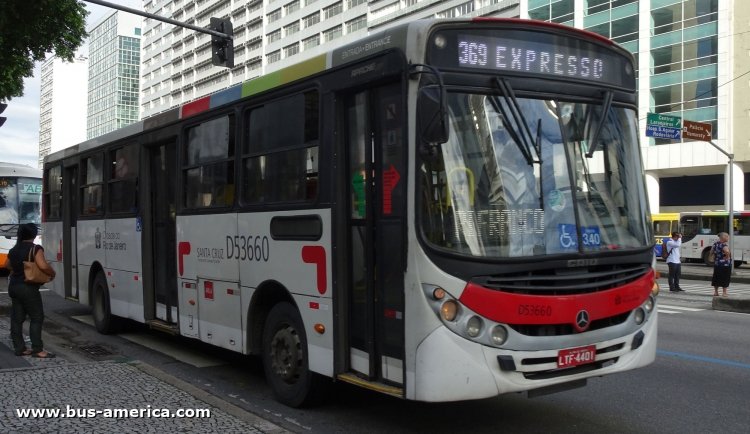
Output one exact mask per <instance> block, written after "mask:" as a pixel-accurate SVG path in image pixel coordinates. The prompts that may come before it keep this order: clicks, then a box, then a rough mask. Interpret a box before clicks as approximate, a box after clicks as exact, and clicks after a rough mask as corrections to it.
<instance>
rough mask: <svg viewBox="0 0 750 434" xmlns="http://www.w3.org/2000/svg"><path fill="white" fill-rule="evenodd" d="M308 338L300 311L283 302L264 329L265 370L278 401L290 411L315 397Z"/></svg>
mask: <svg viewBox="0 0 750 434" xmlns="http://www.w3.org/2000/svg"><path fill="white" fill-rule="evenodd" d="M308 366H309V365H308V355H307V337H306V336H305V329H304V328H303V326H302V319H301V318H300V316H299V313H298V312H297V309H296V308H295V307H294V306H293V305H291V304H290V303H287V302H283V303H279V304H277V305H276V306H274V307H273V308H272V309H271V311H270V312H269V313H268V317H267V318H266V324H265V327H264V328H263V370H264V371H265V374H266V380H267V381H268V383H269V384H270V386H271V388H272V389H273V393H274V395H275V397H276V399H277V400H278V401H279V402H281V403H282V404H285V405H288V406H290V407H300V406H302V405H304V404H305V403H306V402H307V401H308V399H309V398H310V397H311V394H312V383H313V373H312V372H310V370H309V368H308Z"/></svg>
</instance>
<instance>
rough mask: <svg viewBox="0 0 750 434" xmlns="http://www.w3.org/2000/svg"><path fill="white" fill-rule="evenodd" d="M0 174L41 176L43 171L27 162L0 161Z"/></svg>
mask: <svg viewBox="0 0 750 434" xmlns="http://www.w3.org/2000/svg"><path fill="white" fill-rule="evenodd" d="M0 176H23V177H27V178H41V177H42V171H41V170H39V169H37V168H35V167H31V166H28V165H26V164H16V163H5V162H1V161H0Z"/></svg>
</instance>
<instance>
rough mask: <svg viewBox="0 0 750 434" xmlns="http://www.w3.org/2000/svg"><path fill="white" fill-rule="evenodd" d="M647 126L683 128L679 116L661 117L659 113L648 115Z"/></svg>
mask: <svg viewBox="0 0 750 434" xmlns="http://www.w3.org/2000/svg"><path fill="white" fill-rule="evenodd" d="M646 124H647V125H656V126H659V127H667V128H682V118H681V117H679V116H669V115H660V114H658V113H648V114H647V115H646Z"/></svg>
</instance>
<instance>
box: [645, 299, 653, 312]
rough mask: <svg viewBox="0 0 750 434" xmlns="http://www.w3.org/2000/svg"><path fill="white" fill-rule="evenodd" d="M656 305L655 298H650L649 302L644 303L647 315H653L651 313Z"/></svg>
mask: <svg viewBox="0 0 750 434" xmlns="http://www.w3.org/2000/svg"><path fill="white" fill-rule="evenodd" d="M654 303H655V302H654V297H649V298H648V300H646V302H645V303H643V309H645V310H646V313H651V311H652V310H654Z"/></svg>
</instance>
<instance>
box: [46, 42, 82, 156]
mask: <svg viewBox="0 0 750 434" xmlns="http://www.w3.org/2000/svg"><path fill="white" fill-rule="evenodd" d="M41 74H42V76H41V90H40V94H39V167H42V161H43V160H44V157H46V156H47V155H48V154H51V153H53V152H57V151H59V150H60V149H63V148H67V147H68V146H71V145H74V144H76V143H79V142H82V141H84V140H86V99H85V98H83V97H82V96H83V95H86V77H87V76H88V61H87V58H86V57H85V56H82V55H78V56H76V58H75V59H73V62H63V61H62V60H61V59H59V58H57V57H55V56H50V57H48V58H47V59H46V60H45V61H44V62H43V63H42V67H41Z"/></svg>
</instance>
